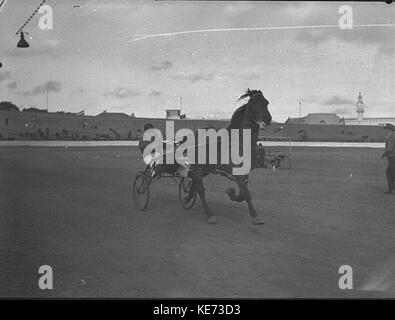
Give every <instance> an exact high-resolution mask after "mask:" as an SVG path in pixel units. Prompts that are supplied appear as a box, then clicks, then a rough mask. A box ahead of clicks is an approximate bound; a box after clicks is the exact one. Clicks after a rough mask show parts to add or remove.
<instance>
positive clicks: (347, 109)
mask: <svg viewBox="0 0 395 320" xmlns="http://www.w3.org/2000/svg"><path fill="white" fill-rule="evenodd" d="M332 112H333V113H336V114H340V115H347V114H352V113H354V109H352V108H350V107H340V108H336V109H333V110H332Z"/></svg>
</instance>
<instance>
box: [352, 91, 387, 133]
mask: <svg viewBox="0 0 395 320" xmlns="http://www.w3.org/2000/svg"><path fill="white" fill-rule="evenodd" d="M364 112H365V104H364V103H363V101H362V94H361V93H359V95H358V101H357V117H356V118H344V123H345V124H346V125H350V126H352V125H358V126H361V125H363V126H384V125H385V124H386V123H391V124H393V125H395V117H384V118H364V117H363V113H364Z"/></svg>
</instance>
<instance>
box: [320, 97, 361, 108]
mask: <svg viewBox="0 0 395 320" xmlns="http://www.w3.org/2000/svg"><path fill="white" fill-rule="evenodd" d="M322 104H323V105H325V106H339V105H345V104H347V105H354V101H353V100H351V99H348V98H345V97H342V96H333V97H332V98H330V99H328V100H326V101H324V102H323V103H322Z"/></svg>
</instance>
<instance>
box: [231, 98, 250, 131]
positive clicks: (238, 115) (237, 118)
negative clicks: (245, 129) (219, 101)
mask: <svg viewBox="0 0 395 320" xmlns="http://www.w3.org/2000/svg"><path fill="white" fill-rule="evenodd" d="M246 109H247V103H246V104H244V105H242V106H241V107H239V108H237V109H236V111H235V112H233V115H232V118H231V120H230V125H229V126H228V129H237V128H240V127H241V123H242V122H243V118H244V113H245V111H246Z"/></svg>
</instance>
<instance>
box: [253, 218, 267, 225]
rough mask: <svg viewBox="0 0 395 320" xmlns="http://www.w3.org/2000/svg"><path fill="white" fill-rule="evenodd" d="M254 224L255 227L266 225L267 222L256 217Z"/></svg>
mask: <svg viewBox="0 0 395 320" xmlns="http://www.w3.org/2000/svg"><path fill="white" fill-rule="evenodd" d="M252 224H254V225H260V224H265V221H263V219H262V218H259V217H256V218H254V219H252Z"/></svg>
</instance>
